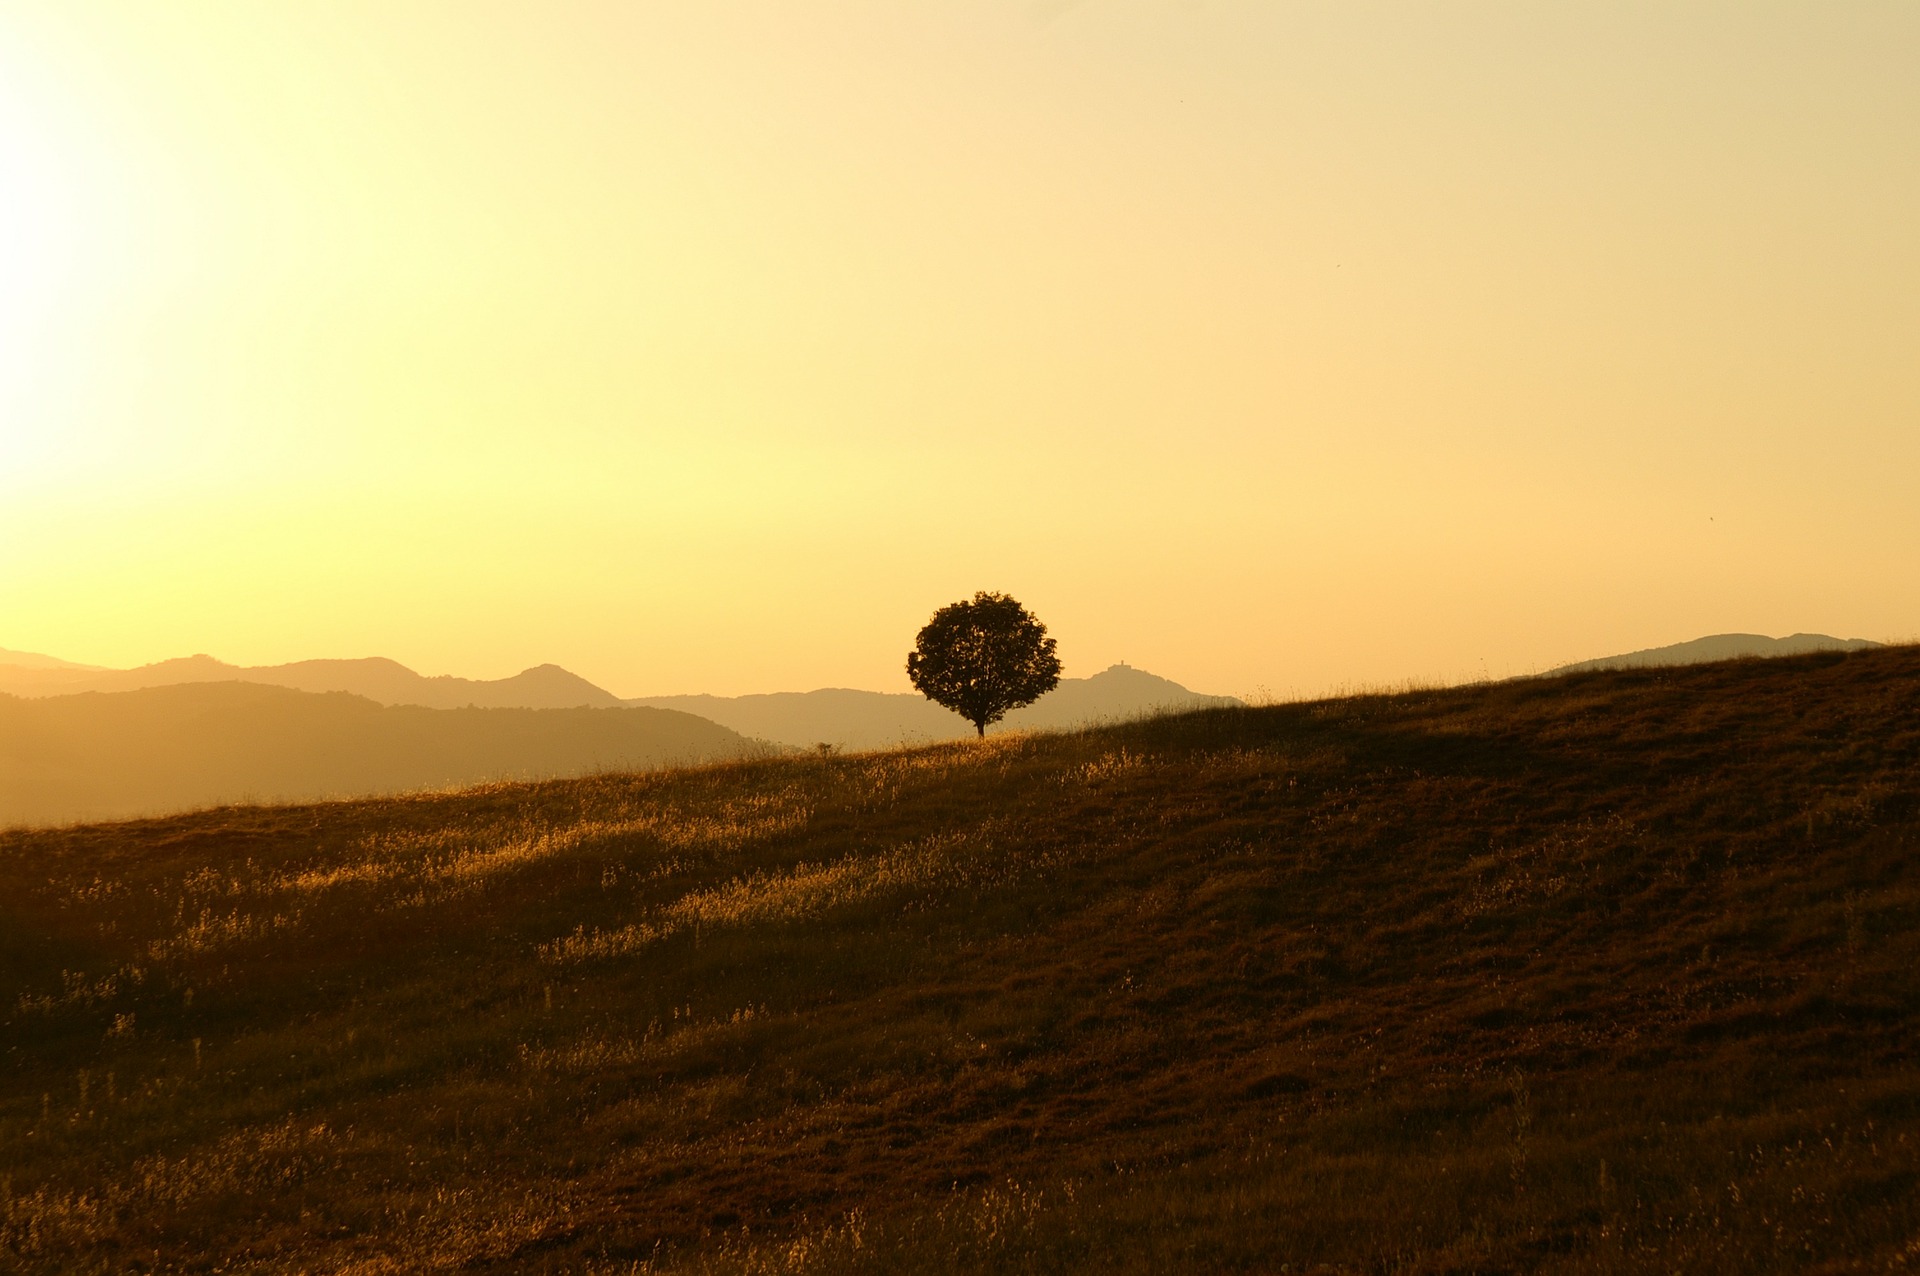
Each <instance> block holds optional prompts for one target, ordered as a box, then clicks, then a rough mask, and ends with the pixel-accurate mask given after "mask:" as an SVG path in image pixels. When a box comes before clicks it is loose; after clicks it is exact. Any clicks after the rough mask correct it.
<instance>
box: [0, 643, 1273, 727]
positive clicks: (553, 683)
mask: <svg viewBox="0 0 1920 1276" xmlns="http://www.w3.org/2000/svg"><path fill="white" fill-rule="evenodd" d="M14 656H20V657H22V660H13V659H11V657H14ZM27 660H31V661H33V662H35V663H25V661H27ZM219 682H227V683H249V684H256V685H260V686H271V687H284V688H287V689H289V690H293V691H305V692H313V693H332V692H343V693H346V694H348V695H355V696H361V697H364V698H366V699H368V700H371V701H373V702H375V703H376V704H382V705H390V706H391V705H418V706H422V707H425V708H429V709H463V708H468V707H474V708H481V709H572V708H582V707H585V708H599V709H615V708H620V707H623V706H624V707H628V708H653V709H672V710H676V711H678V712H682V713H692V714H696V715H698V716H700V717H704V718H707V719H709V720H710V721H713V722H717V723H719V724H720V725H722V726H724V727H727V728H728V729H730V730H732V731H736V732H738V733H740V734H741V735H744V736H751V737H753V738H754V739H758V740H767V741H771V742H774V743H777V744H784V745H788V746H791V747H795V748H811V747H812V746H813V745H815V744H819V743H828V744H832V745H834V746H836V747H838V748H845V749H881V748H888V747H890V746H893V745H897V744H925V743H930V742H932V741H935V740H953V739H959V738H961V737H962V736H966V735H971V734H972V733H973V728H972V727H970V726H968V725H967V723H966V722H965V721H964V720H962V719H961V718H960V716H959V715H957V714H955V713H953V712H951V711H949V710H947V709H943V708H941V707H940V706H939V705H937V704H934V703H933V702H932V701H930V700H928V699H926V698H925V697H924V696H921V695H919V694H917V693H914V692H910V691H909V692H885V691H856V690H852V689H848V688H838V687H833V688H823V689H821V690H817V691H779V692H771V693H766V694H761V695H747V696H712V695H680V696H638V697H635V698H633V699H629V700H622V699H620V698H618V697H617V696H615V695H613V694H612V693H611V692H609V691H606V690H604V689H602V688H600V687H597V686H595V685H594V684H593V683H591V682H588V681H587V680H586V679H585V678H582V677H580V676H579V675H577V674H574V673H571V672H569V671H567V670H566V669H563V668H561V667H560V666H558V665H552V664H544V665H536V666H535V667H533V668H531V669H526V670H523V671H522V672H520V673H517V674H515V675H514V676H512V677H511V678H498V679H492V680H475V679H469V678H455V677H450V676H446V675H440V676H436V677H428V676H425V675H422V674H418V673H415V672H414V671H413V670H411V669H409V668H407V667H406V666H405V665H403V664H401V663H399V662H398V661H395V660H389V659H386V658H385V657H380V656H373V657H367V658H365V659H358V660H300V661H295V662H293V663H291V664H284V665H252V666H248V665H230V664H227V663H226V662H225V661H222V660H216V659H214V658H213V657H212V656H208V655H195V656H183V657H180V658H177V659H173V660H162V661H159V662H158V663H155V664H151V665H142V666H140V667H139V668H137V669H100V668H96V667H94V666H91V665H76V664H72V663H70V662H67V661H61V660H57V659H55V658H54V657H51V656H39V655H33V656H29V655H28V654H27V653H23V652H4V651H0V694H8V695H15V696H20V697H23V698H27V699H40V698H44V697H48V696H68V695H76V694H80V693H83V692H104V693H118V692H126V691H139V690H145V689H149V688H153V687H169V686H181V685H186V684H193V683H219ZM1238 703H1240V702H1239V701H1238V700H1235V699H1233V698H1232V697H1230V696H1205V695H1200V694H1198V693H1196V692H1192V691H1189V690H1187V688H1185V687H1183V686H1181V685H1180V684H1179V683H1177V682H1173V681H1171V680H1169V679H1166V678H1161V677H1157V676H1155V675H1153V674H1150V673H1147V672H1145V671H1144V670H1140V669H1134V668H1132V667H1130V666H1128V665H1114V666H1113V667H1112V668H1109V669H1107V670H1105V671H1103V672H1101V673H1097V674H1094V675H1093V676H1092V677H1090V678H1063V679H1062V680H1061V682H1060V685H1059V686H1058V687H1057V688H1055V689H1054V690H1053V691H1051V692H1049V693H1048V694H1047V695H1045V696H1043V697H1041V699H1040V700H1039V701H1038V702H1036V703H1034V704H1031V705H1029V706H1027V707H1026V708H1024V709H1018V710H1015V711H1014V712H1013V713H1011V714H1009V715H1007V718H1006V721H1005V722H1004V723H1002V724H1000V725H999V726H997V727H995V728H992V729H993V730H1059V729H1064V728H1068V727H1078V726H1086V725H1088V724H1090V723H1095V722H1103V721H1119V720H1123V719H1127V718H1137V717H1141V716H1144V715H1146V714H1150V713H1154V712H1157V711H1160V710H1167V709H1201V708H1207V707H1209V706H1213V705H1233V704H1238Z"/></svg>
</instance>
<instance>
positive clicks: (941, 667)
mask: <svg viewBox="0 0 1920 1276" xmlns="http://www.w3.org/2000/svg"><path fill="white" fill-rule="evenodd" d="M907 677H909V678H911V679H913V685H914V687H915V688H917V689H918V690H919V691H920V692H921V693H922V694H923V695H925V696H926V697H927V699H929V700H931V701H933V702H934V703H935V704H939V705H944V706H945V707H946V708H949V709H951V710H953V711H954V712H955V713H957V714H959V715H960V716H961V717H963V718H965V719H966V720H967V721H968V722H971V723H972V724H973V728H974V730H976V731H978V732H979V733H980V734H981V736H983V737H984V736H985V735H986V734H987V727H988V726H989V725H991V724H993V723H995V722H998V721H1000V719H1001V718H1004V717H1005V716H1006V715H1007V711H1008V710H1009V709H1018V708H1019V707H1020V706H1021V705H1023V704H1032V703H1033V702H1034V701H1035V700H1038V699H1039V698H1040V697H1041V696H1044V695H1046V694H1047V692H1049V691H1052V690H1053V689H1054V687H1056V686H1058V685H1059V682H1060V657H1058V656H1056V655H1054V654H1053V639H1051V638H1049V637H1047V627H1046V626H1045V625H1043V624H1041V623H1040V622H1039V621H1037V620H1035V619H1034V618H1033V615H1032V613H1031V612H1029V611H1028V610H1027V609H1026V608H1025V607H1022V606H1021V605H1020V604H1019V603H1017V602H1015V601H1014V600H1013V599H1011V598H1009V597H1008V596H1007V595H1005V594H989V593H986V592H984V591H983V592H981V593H977V594H975V595H974V596H973V601H972V602H958V603H953V604H951V605H949V606H946V607H942V608H941V609H940V610H939V611H936V612H934V613H933V619H932V620H930V621H928V622H927V627H926V628H925V629H922V630H921V631H920V636H919V637H918V638H916V639H914V642H913V650H912V651H911V652H909V653H907Z"/></svg>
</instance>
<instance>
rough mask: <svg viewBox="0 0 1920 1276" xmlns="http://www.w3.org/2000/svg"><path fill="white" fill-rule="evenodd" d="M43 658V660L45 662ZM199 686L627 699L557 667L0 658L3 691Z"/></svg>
mask: <svg viewBox="0 0 1920 1276" xmlns="http://www.w3.org/2000/svg"><path fill="white" fill-rule="evenodd" d="M43 659H44V658H43ZM195 682H246V683H254V684H257V685H260V686H268V687H288V688H291V689H292V690H295V691H312V692H331V691H340V692H346V693H347V694H349V695H356V696H364V697H365V698H366V699H368V700H372V701H374V702H375V703H377V704H385V705H421V706H424V707H426V708H429V709H466V708H479V709H577V708H589V709H613V708H618V707H619V706H620V701H619V699H618V698H616V697H615V696H614V695H613V694H612V693H611V692H607V691H602V690H601V689H600V688H599V687H596V686H594V685H593V684H592V683H590V682H588V681H587V680H586V679H585V678H582V677H579V676H578V675H576V674H572V673H568V672H567V671H566V670H565V669H562V668H561V667H560V666H558V665H537V666H535V667H534V668H532V669H527V670H523V671H522V672H520V673H517V674H515V675H514V676H513V677H511V678H497V679H492V680H480V681H476V680H474V679H470V678H453V677H448V676H445V675H442V676H439V677H433V678H429V677H424V676H422V675H420V674H417V673H415V672H414V671H413V670H411V669H409V668H407V667H406V666H405V665H403V664H400V663H399V662H397V661H393V660H387V659H384V658H382V657H377V656H376V657H371V658H369V659H365V660H300V661H295V662H294V663H292V664H286V665H251V666H248V665H230V664H227V663H225V662H224V661H220V660H215V659H214V658H213V657H212V656H204V655H203V656H183V657H181V658H179V659H177V660H162V661H160V662H159V663H158V664H151V665H142V666H141V667H140V668H138V669H93V668H90V667H88V666H84V665H69V664H66V663H65V662H55V663H53V664H51V665H21V664H18V663H12V662H9V661H7V660H6V659H4V658H3V657H0V694H6V695H15V696H24V697H39V696H60V695H75V694H78V693H80V692H84V691H107V692H111V691H139V690H144V689H146V688H148V687H172V686H180V685H183V684H186V683H195Z"/></svg>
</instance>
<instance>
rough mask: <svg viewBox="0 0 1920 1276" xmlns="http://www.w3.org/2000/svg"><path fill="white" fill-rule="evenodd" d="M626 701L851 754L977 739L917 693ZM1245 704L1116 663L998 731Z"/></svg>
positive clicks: (1020, 712) (1067, 684)
mask: <svg viewBox="0 0 1920 1276" xmlns="http://www.w3.org/2000/svg"><path fill="white" fill-rule="evenodd" d="M624 703H626V704H630V705H649V706H652V707H655V708H661V709H679V710H681V711H683V712H686V713H697V714H699V715H700V716H701V717H703V718H709V719H711V720H712V721H714V722H718V723H720V724H721V725H722V726H726V727H731V728H732V729H733V730H735V731H738V732H739V733H740V734H742V735H746V736H752V737H754V738H755V739H760V740H771V741H773V742H775V743H777V744H785V745H790V746H794V747H797V748H807V747H810V746H812V745H814V744H831V745H834V746H836V747H838V748H843V749H885V748H891V747H893V746H894V745H898V744H926V743H931V742H933V741H938V740H958V739H962V738H965V737H967V736H970V735H972V734H973V728H972V727H970V726H968V725H967V723H966V721H965V720H964V719H963V718H961V717H960V716H959V715H958V714H956V713H953V712H952V711H951V710H947V709H943V708H941V707H940V706H939V705H937V704H935V703H933V702H932V701H931V700H928V699H927V698H926V697H925V696H921V695H917V694H913V693H905V694H901V693H890V692H883V691H851V690H847V689H845V688H838V687H836V688H828V689H825V690H821V691H785V692H776V693H774V694H771V695H753V696H645V697H641V698H639V699H634V700H628V701H625V702H624ZM1238 703H1239V701H1237V700H1234V699H1232V698H1230V697H1226V696H1203V695H1199V694H1197V693H1195V692H1192V691H1188V690H1187V689H1186V688H1185V687H1183V686H1181V685H1180V684H1179V683H1177V682H1172V681H1169V680H1168V679H1166V678H1159V677H1155V676H1154V675H1153V674H1150V673H1147V672H1145V671H1144V670H1140V669H1134V668H1130V667H1129V666H1127V665H1114V666H1113V667H1112V668H1110V669H1107V670H1105V671H1103V672H1101V673H1097V674H1095V675H1093V676H1092V677H1091V678H1062V679H1061V680H1060V685H1059V686H1058V687H1056V688H1054V689H1053V690H1052V691H1050V692H1048V693H1047V694H1046V695H1044V696H1042V697H1041V698H1040V699H1039V700H1037V701H1035V702H1034V703H1033V704H1030V705H1028V706H1027V707H1026V708H1024V709H1016V710H1015V711H1014V712H1012V713H1010V714H1008V715H1007V717H1006V720H1005V721H1004V722H1003V723H1002V724H1001V725H999V726H997V727H993V728H990V730H993V731H1009V730H1013V731H1035V730H1061V729H1067V728H1072V727H1079V726H1086V725H1088V724H1091V723H1095V722H1101V721H1121V720H1124V719H1127V718H1138V717H1142V716H1144V715H1147V714H1151V713H1157V712H1162V711H1167V710H1184V709H1201V708H1216V707H1224V706H1227V705H1235V704H1238Z"/></svg>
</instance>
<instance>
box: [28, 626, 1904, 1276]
mask: <svg viewBox="0 0 1920 1276" xmlns="http://www.w3.org/2000/svg"><path fill="white" fill-rule="evenodd" d="M1917 835H1920V650H1916V649H1913V648H1894V649H1887V650H1882V651H1873V652H1863V653H1859V654H1854V655H1839V654H1834V655H1815V656H1806V657H1795V658H1790V659H1783V660H1774V661H1766V662H1756V661H1748V662H1740V663H1734V664H1724V665H1709V666H1698V667H1693V668H1686V669H1676V670H1648V671H1631V672H1621V673H1602V674H1586V675H1575V676H1572V677H1567V678H1562V679H1553V680H1539V681H1528V682H1518V683H1508V684H1499V685H1491V686H1482V687H1473V688H1466V689H1460V690H1453V691H1445V692H1435V693H1418V694H1410V695H1402V696H1392V697H1365V698H1356V699H1349V700H1342V701H1336V702H1328V703H1321V704H1308V705H1293V706H1283V707H1276V708H1266V709H1221V710H1210V711H1206V712H1203V713H1198V714H1193V715H1188V716H1185V717H1179V718H1171V719H1164V720H1159V721H1154V722H1149V723H1140V724H1133V725H1128V726H1124V727H1116V728H1112V729H1107V730H1102V731H1097V732H1090V733H1086V734H1080V735H1069V736H1057V737H1020V736H1009V737H1002V738H1000V739H998V740H989V741H988V742H986V743H985V744H984V745H976V744H964V745H943V746H938V747H933V748H928V749H923V750H918V751H913V752H902V753H895V754H885V755H872V756H862V757H828V758H818V757H814V758H803V759H785V760H770V761H760V762H751V763H738V764H731V765H725V766H717V767H712V768H708V769H701V770H690V771H683V772H675V773H656V774H652V775H640V776H631V777H616V778H600V779H594V780H586V781H574V782H554V783H547V784H538V785H526V786H517V785H516V786H499V787H494V788H489V789H484V790H479V791H476V792H472V793H468V794H462V795H458V796H452V797H432V798H419V799H410V800H403V801H387V802H360V803H347V804H338V805H329V806H315V807H307V808H290V809H276V810H257V809H232V810H223V811H215V812H208V813H202V814H197V815H192V816H184V817H180V818H176V819H170V820H158V821H151V822H146V823H136V824H124V825H117V826H95V827H87V828H78V829H71V830H64V831H52V832H38V833H18V832H16V833H12V834H6V835H0V946H3V947H0V979H3V980H4V989H5V1001H4V1004H3V1005H0V1015H4V1017H5V1037H4V1039H5V1042H6V1045H5V1050H6V1066H5V1068H4V1070H0V1167H4V1168H0V1178H3V1179H4V1182H0V1255H4V1256H5V1257H4V1258H3V1259H0V1266H6V1265H7V1264H8V1263H11V1265H12V1266H14V1267H17V1268H18V1269H19V1270H23V1271H28V1272H54V1271H59V1272H89V1271H100V1272H106V1271H114V1272H121V1271H145V1270H165V1271H216V1270H218V1271H228V1272H233V1271H250V1270H304V1271H312V1272H322V1271H352V1272H362V1273H372V1272H415V1271H425V1270H461V1271H476V1272H492V1271H500V1272H505V1271H530V1272H580V1273H587V1272H605V1273H613V1272H688V1273H708V1272H712V1273H723V1272H724V1273H769V1272H820V1273H827V1272H836V1273H837V1272H893V1271H903V1270H904V1271H916V1270H917V1271H940V1272H974V1271H1013V1272H1028V1271H1058V1270H1074V1269H1085V1270H1099V1271H1136V1272H1165V1271H1209V1270H1262V1271H1288V1270H1290V1271H1293V1272H1300V1271H1307V1270H1324V1269H1331V1270H1337V1271H1353V1272H1359V1271H1364V1272H1383V1273H1384V1272H1424V1273H1437V1272H1520V1271H1548V1272H1626V1271H1635V1272H1638V1271H1646V1272H1653V1271H1659V1272H1671V1271H1687V1272H1728V1273H1733V1272H1742V1273H1747V1272H1768V1271H1786V1270H1816V1271H1827V1272H1842V1271H1849V1272H1850V1271H1863V1272H1864V1271H1876V1272H1877V1271H1889V1270H1907V1269H1910V1268H1912V1267H1914V1266H1916V1265H1920V1200H1917V1199H1916V1197H1917V1185H1920V1179H1917V1178H1916V1172H1917V1171H1920V1060H1916V1055H1915V1047H1916V1031H1915V1029H1916V1011H1917V1010H1920V973H1917V972H1920V933H1917V932H1916V921H1920V880H1917V879H1916V874H1915V871H1914V861H1915V855H1916V848H1917V846H1920V842H1917V840H1916V837H1917ZM1323 1264H1324V1265H1326V1268H1322V1267H1321V1266H1320V1265H1323Z"/></svg>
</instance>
